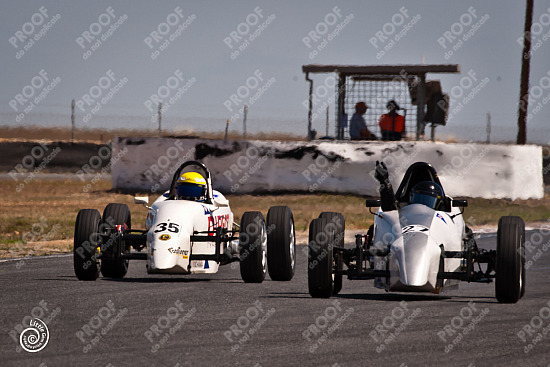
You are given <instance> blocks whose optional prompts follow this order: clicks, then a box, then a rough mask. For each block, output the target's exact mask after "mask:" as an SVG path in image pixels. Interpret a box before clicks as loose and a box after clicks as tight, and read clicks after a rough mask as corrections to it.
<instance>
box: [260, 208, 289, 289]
mask: <svg viewBox="0 0 550 367" xmlns="http://www.w3.org/2000/svg"><path fill="white" fill-rule="evenodd" d="M267 228H268V229H269V231H270V232H269V234H268V235H267V269H268V271H269V277H270V278H271V279H272V280H280V281H288V280H291V279H292V277H293V276H294V269H295V266H296V235H295V233H294V217H293V215H292V211H291V210H290V208H289V207H288V206H273V207H271V208H269V211H268V212H267Z"/></svg>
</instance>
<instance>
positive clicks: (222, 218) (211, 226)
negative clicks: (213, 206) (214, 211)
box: [208, 214, 229, 231]
mask: <svg viewBox="0 0 550 367" xmlns="http://www.w3.org/2000/svg"><path fill="white" fill-rule="evenodd" d="M228 226H229V214H224V215H218V216H216V217H213V216H210V217H208V230H209V231H214V230H215V229H216V228H218V227H223V228H228Z"/></svg>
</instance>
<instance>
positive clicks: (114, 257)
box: [101, 203, 132, 278]
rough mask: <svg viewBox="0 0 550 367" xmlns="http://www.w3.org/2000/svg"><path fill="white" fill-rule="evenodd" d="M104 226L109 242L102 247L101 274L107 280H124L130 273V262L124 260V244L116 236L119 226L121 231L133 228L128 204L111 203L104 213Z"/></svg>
mask: <svg viewBox="0 0 550 367" xmlns="http://www.w3.org/2000/svg"><path fill="white" fill-rule="evenodd" d="M102 223H103V226H104V227H105V228H107V234H108V236H109V237H108V238H109V239H108V240H107V242H106V243H102V245H101V252H102V254H101V274H103V276H104V277H107V278H124V276H125V275H126V273H127V272H128V265H129V260H128V259H123V258H122V255H123V254H124V252H125V248H124V243H123V242H122V240H121V239H120V237H118V236H116V234H115V232H116V231H118V229H117V226H121V230H125V229H131V228H132V217H131V214H130V209H129V208H128V205H126V204H116V203H111V204H108V205H107V206H106V207H105V210H104V211H103V220H102Z"/></svg>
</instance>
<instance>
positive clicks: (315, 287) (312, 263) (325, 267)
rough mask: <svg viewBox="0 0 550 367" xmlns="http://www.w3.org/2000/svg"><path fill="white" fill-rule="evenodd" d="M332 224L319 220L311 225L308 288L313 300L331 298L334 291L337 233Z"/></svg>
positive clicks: (322, 219)
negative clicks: (332, 228) (334, 258)
mask: <svg viewBox="0 0 550 367" xmlns="http://www.w3.org/2000/svg"><path fill="white" fill-rule="evenodd" d="M329 223H330V222H329V221H328V220H327V219H325V218H317V219H314V220H312V221H311V223H310V224H309V244H308V246H309V257H308V272H307V280H308V288H309V294H310V295H311V296H312V297H313V298H329V297H330V296H331V295H332V294H333V290H334V278H333V272H332V270H333V250H332V248H333V246H334V243H335V231H334V230H331V229H330V226H329V225H328V224H329Z"/></svg>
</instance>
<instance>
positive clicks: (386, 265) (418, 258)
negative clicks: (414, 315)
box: [373, 204, 465, 293]
mask: <svg viewBox="0 0 550 367" xmlns="http://www.w3.org/2000/svg"><path fill="white" fill-rule="evenodd" d="M464 236H465V230H464V220H463V219H462V215H461V213H460V211H459V209H458V208H452V210H451V212H445V211H439V210H437V211H436V210H433V209H431V208H429V207H427V206H425V205H422V204H410V205H405V206H403V207H402V208H399V209H398V210H392V211H388V212H384V211H382V210H381V209H379V210H378V212H377V213H376V217H375V220H374V241H373V245H374V247H375V248H377V249H380V250H382V249H387V248H389V249H390V254H389V256H388V258H386V257H382V256H378V257H375V259H374V264H375V269H376V270H389V271H390V277H389V279H387V278H385V277H377V278H375V282H374V284H375V286H376V287H378V288H382V289H385V290H387V291H405V292H436V293H438V292H440V291H442V290H443V288H445V287H449V286H455V285H457V284H458V281H456V280H446V281H445V283H444V284H439V282H438V279H437V274H438V272H439V271H440V261H441V251H442V248H443V250H445V251H462V250H463V249H464V241H463V239H464ZM460 266H461V260H460V259H453V258H446V259H445V260H444V264H443V269H442V270H444V271H446V272H453V271H457V270H459V269H460ZM453 288H456V287H453Z"/></svg>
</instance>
